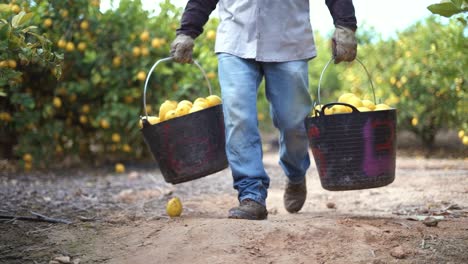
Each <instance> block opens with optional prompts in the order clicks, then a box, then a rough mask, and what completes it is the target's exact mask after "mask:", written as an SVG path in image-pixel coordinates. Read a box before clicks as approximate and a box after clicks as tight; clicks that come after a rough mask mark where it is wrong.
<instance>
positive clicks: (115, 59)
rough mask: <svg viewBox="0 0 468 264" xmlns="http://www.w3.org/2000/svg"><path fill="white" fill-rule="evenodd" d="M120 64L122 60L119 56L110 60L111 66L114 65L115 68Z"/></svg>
mask: <svg viewBox="0 0 468 264" xmlns="http://www.w3.org/2000/svg"><path fill="white" fill-rule="evenodd" d="M120 64H122V58H120V57H119V56H116V57H114V58H113V59H112V65H114V66H115V67H119V66H120Z"/></svg>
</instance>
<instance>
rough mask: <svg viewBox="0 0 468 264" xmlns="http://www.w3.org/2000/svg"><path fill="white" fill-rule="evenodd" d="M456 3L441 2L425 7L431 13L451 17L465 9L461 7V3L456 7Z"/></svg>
mask: <svg viewBox="0 0 468 264" xmlns="http://www.w3.org/2000/svg"><path fill="white" fill-rule="evenodd" d="M454 1H455V0H454ZM457 4H458V3H453V2H443V3H439V4H433V5H430V6H428V7H427V9H429V11H431V12H432V13H433V14H438V15H441V16H444V17H451V16H453V15H456V14H458V13H462V12H465V11H467V9H466V8H462V7H461V4H460V5H459V7H457Z"/></svg>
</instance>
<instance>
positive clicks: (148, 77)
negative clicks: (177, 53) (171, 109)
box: [143, 57, 212, 118]
mask: <svg viewBox="0 0 468 264" xmlns="http://www.w3.org/2000/svg"><path fill="white" fill-rule="evenodd" d="M172 59H173V57H167V58H164V59H160V60H158V61H156V63H154V64H153V66H152V67H151V69H150V70H149V72H148V75H147V76H146V81H145V88H144V90H143V108H144V109H145V116H146V118H148V111H147V110H146V89H147V87H148V82H149V79H150V76H151V74H152V73H153V71H154V69H156V67H157V66H158V65H159V63H161V62H165V61H170V60H172ZM193 63H194V64H195V65H196V66H197V67H198V68H199V69H200V71H201V72H202V74H203V77H205V80H206V83H207V84H208V90H209V93H210V95H211V94H212V89H211V84H210V80H209V79H208V76H206V72H205V70H203V68H202V67H201V66H200V64H199V63H198V62H197V61H196V60H194V61H193Z"/></svg>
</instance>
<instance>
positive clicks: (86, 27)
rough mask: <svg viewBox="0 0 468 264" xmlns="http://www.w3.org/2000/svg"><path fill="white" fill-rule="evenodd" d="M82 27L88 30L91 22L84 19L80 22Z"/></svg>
mask: <svg viewBox="0 0 468 264" xmlns="http://www.w3.org/2000/svg"><path fill="white" fill-rule="evenodd" d="M80 28H81V29H82V30H87V29H88V28H89V22H88V21H86V20H84V21H83V22H81V23H80Z"/></svg>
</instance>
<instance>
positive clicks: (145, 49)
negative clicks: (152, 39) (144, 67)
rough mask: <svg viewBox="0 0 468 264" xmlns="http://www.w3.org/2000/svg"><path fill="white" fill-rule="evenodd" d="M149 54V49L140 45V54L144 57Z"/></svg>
mask: <svg viewBox="0 0 468 264" xmlns="http://www.w3.org/2000/svg"><path fill="white" fill-rule="evenodd" d="M149 54H150V51H149V49H148V48H147V47H142V48H141V55H142V56H145V57H146V56H148V55H149Z"/></svg>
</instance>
